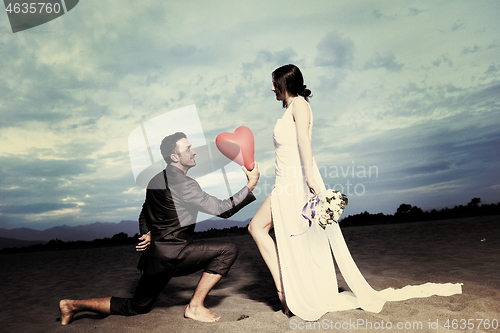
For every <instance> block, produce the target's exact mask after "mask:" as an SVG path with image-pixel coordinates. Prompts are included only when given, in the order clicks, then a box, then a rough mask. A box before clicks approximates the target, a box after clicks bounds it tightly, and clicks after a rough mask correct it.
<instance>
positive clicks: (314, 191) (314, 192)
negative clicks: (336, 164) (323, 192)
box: [306, 179, 320, 196]
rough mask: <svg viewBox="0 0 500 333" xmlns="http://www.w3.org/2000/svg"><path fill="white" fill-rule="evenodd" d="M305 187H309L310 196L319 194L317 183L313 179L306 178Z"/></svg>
mask: <svg viewBox="0 0 500 333" xmlns="http://www.w3.org/2000/svg"><path fill="white" fill-rule="evenodd" d="M306 184H307V187H309V192H310V193H311V195H312V196H314V195H317V194H319V192H320V189H319V185H318V183H316V181H315V180H314V179H312V180H310V179H306Z"/></svg>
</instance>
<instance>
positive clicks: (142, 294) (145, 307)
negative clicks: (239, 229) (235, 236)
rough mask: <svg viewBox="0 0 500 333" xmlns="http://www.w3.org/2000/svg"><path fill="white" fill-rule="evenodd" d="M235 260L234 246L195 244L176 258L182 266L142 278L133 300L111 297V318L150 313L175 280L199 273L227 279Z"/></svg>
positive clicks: (206, 243)
mask: <svg viewBox="0 0 500 333" xmlns="http://www.w3.org/2000/svg"><path fill="white" fill-rule="evenodd" d="M237 256H238V248H237V247H236V245H234V244H233V243H228V242H219V241H194V242H191V243H190V244H189V245H187V246H186V247H185V248H184V249H183V250H182V251H181V253H180V254H179V258H181V259H183V260H182V262H181V263H180V264H179V265H177V266H175V268H174V269H172V270H168V271H164V272H161V273H157V274H142V276H141V279H140V280H139V284H138V285H137V288H136V290H135V293H134V297H133V298H121V297H111V314H116V315H124V316H132V315H136V314H141V313H146V312H149V310H151V307H152V306H153V304H154V302H155V301H156V299H157V298H158V296H159V295H160V293H161V292H162V290H163V289H164V288H165V286H166V285H167V283H168V282H169V281H170V279H171V278H172V277H174V276H184V275H189V274H191V273H194V272H196V271H199V270H201V269H203V270H204V272H207V273H212V274H220V275H222V276H226V275H227V273H228V271H229V269H230V268H231V266H232V265H233V263H234V261H235V260H236V257H237Z"/></svg>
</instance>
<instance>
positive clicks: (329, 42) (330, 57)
mask: <svg viewBox="0 0 500 333" xmlns="http://www.w3.org/2000/svg"><path fill="white" fill-rule="evenodd" d="M354 48H355V45H354V42H353V41H352V39H350V38H349V37H343V36H342V35H341V34H340V33H339V32H329V33H327V34H326V35H325V37H323V38H322V39H321V41H320V42H319V43H318V46H317V50H318V54H317V56H316V60H315V65H316V66H326V67H328V66H332V67H338V68H351V67H352V64H353V60H354Z"/></svg>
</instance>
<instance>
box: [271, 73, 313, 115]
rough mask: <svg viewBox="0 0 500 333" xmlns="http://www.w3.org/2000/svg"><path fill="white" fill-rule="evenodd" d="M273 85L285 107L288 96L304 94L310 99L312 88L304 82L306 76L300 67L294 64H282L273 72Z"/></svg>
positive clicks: (278, 98)
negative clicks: (303, 75) (308, 87)
mask: <svg viewBox="0 0 500 333" xmlns="http://www.w3.org/2000/svg"><path fill="white" fill-rule="evenodd" d="M273 86H274V92H275V93H276V99H277V100H280V101H283V107H284V108H286V107H287V101H286V98H287V97H294V96H302V97H304V98H305V99H306V101H309V98H308V97H309V96H312V95H311V90H309V89H307V87H306V85H305V84H304V78H303V77H302V73H301V72H300V69H299V68H298V67H297V66H295V65H292V64H289V65H285V66H281V67H280V68H277V69H276V70H275V71H274V72H273Z"/></svg>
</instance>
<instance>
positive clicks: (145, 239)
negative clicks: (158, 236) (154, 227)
mask: <svg viewBox="0 0 500 333" xmlns="http://www.w3.org/2000/svg"><path fill="white" fill-rule="evenodd" d="M139 240H140V241H142V242H140V243H139V244H137V246H136V247H135V250H136V251H138V252H142V251H146V250H147V249H148V247H149V244H150V243H151V233H149V232H148V233H147V234H144V235H142V236H141V237H139Z"/></svg>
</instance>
